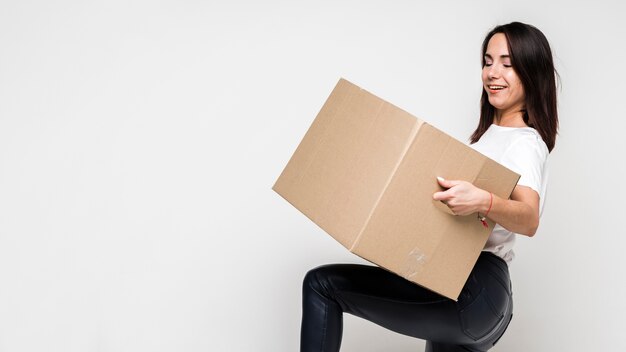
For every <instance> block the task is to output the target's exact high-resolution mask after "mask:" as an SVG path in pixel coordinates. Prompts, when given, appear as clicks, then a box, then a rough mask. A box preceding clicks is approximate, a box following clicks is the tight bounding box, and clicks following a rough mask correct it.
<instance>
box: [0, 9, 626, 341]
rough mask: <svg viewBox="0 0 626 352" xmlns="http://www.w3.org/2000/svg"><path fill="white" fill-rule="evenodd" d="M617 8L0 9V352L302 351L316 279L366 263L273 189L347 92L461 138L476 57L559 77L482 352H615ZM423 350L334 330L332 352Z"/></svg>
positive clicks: (620, 278)
mask: <svg viewBox="0 0 626 352" xmlns="http://www.w3.org/2000/svg"><path fill="white" fill-rule="evenodd" d="M623 14H624V5H622V3H621V2H619V1H593V2H591V1H589V2H573V1H546V0H540V1H537V0H526V1H516V2H511V1H439V2H434V1H422V2H420V1H319V0H318V1H300V2H298V1H265V2H262V1H252V0H250V1H222V2H218V1H190V0H179V1H173V0H163V1H110V0H109V1H99V2H95V1H94V2H90V1H43V0H32V1H28V0H20V1H8V0H2V1H0V351H2V352H5V351H11V352H14V351H15V352H17V351H62V352H72V351H81V352H84V351H133V352H134V351H194V352H195V351H267V352H275V351H279V352H281V351H296V350H298V346H299V329H300V313H301V311H300V309H301V307H300V298H301V297H300V290H301V280H302V277H303V275H304V274H305V272H306V271H307V270H308V269H310V268H312V267H314V266H317V265H320V264H323V263H329V262H362V261H361V260H360V259H359V258H356V257H355V256H354V255H352V254H350V253H349V252H348V251H347V250H346V249H344V248H343V247H341V246H340V245H339V244H338V243H337V242H335V241H334V240H333V239H332V238H331V237H330V236H328V235H327V234H325V233H324V232H323V231H322V230H321V229H319V228H318V227H317V226H316V225H315V224H313V223H312V222H311V221H309V220H308V219H307V218H306V217H305V216H304V215H302V214H301V213H299V212H298V211H297V210H296V209H294V208H293V207H292V206H291V205H289V204H288V203H287V202H286V201H285V200H284V199H282V198H281V197H280V196H278V195H277V194H275V193H274V192H273V191H272V190H271V187H272V185H273V184H274V182H275V181H276V179H277V178H278V176H279V175H280V172H281V171H282V169H283V168H284V166H285V165H286V163H287V161H288V160H289V158H290V157H291V155H292V153H293V152H294V150H295V148H296V147H297V145H298V143H299V141H300V140H301V139H302V137H303V136H304V134H305V132H306V131H307V129H308V127H309V126H310V124H311V122H312V121H313V118H314V117H315V115H316V114H317V112H318V111H319V109H320V107H321V106H322V104H323V103H324V101H325V99H326V97H327V96H328V94H329V93H330V91H331V89H332V88H333V87H334V85H335V83H336V82H337V80H338V79H339V77H345V78H347V79H349V80H351V81H352V82H354V83H356V84H358V85H360V86H362V87H364V88H366V89H367V90H369V91H371V92H372V93H374V94H376V95H378V96H380V97H382V98H384V99H386V100H389V101H390V102H392V103H394V104H395V105H397V106H399V107H401V108H403V109H405V110H407V111H409V112H411V113H412V114H414V115H416V116H419V117H421V118H423V119H425V120H427V121H428V122H430V123H431V124H433V125H435V126H437V127H438V128H440V129H442V130H444V131H446V132H447V133H449V134H451V135H452V136H454V137H456V138H458V139H460V140H462V141H464V142H467V139H468V137H469V135H470V134H471V132H472V131H473V129H474V128H475V126H476V123H477V121H478V101H479V97H480V90H481V82H480V44H481V42H482V39H483V37H484V35H485V34H486V33H487V32H488V31H489V29H491V28H492V27H493V26H495V25H497V24H503V23H508V22H510V21H513V20H519V21H522V22H527V23H531V24H533V25H535V26H537V27H538V28H540V29H541V30H542V31H543V32H544V33H545V34H546V36H547V37H548V39H549V40H550V42H551V44H552V48H553V51H554V54H555V60H556V65H557V69H558V70H559V72H560V74H561V76H562V89H561V90H560V93H559V98H560V101H559V107H560V110H559V111H560V120H561V128H560V135H559V137H558V139H557V144H556V149H555V150H554V151H553V152H552V154H551V155H550V172H551V179H550V184H549V189H548V196H547V200H546V204H545V209H544V213H543V218H542V223H541V226H540V229H539V232H538V233H537V235H536V236H535V237H534V238H531V239H529V238H520V239H519V241H518V244H517V247H516V249H517V250H516V252H517V258H516V259H515V261H514V262H513V264H512V266H511V271H512V277H513V285H514V295H515V316H514V320H513V322H512V323H511V325H510V328H509V330H508V331H507V333H506V334H505V336H504V337H503V338H502V340H501V342H500V343H499V344H498V346H496V348H494V349H493V351H512V352H522V351H524V352H526V351H591V350H594V351H624V350H626V340H625V339H624V338H623V327H624V323H623V321H622V320H623V318H622V316H624V315H625V314H626V303H624V297H626V285H625V283H624V268H625V267H626V258H625V256H624V255H623V253H624V249H623V248H624V244H625V243H626V241H625V240H624V236H625V235H626V231H624V226H623V221H624V208H625V207H624V199H625V197H626V192H625V191H624V185H623V182H624V178H625V176H626V172H625V167H624V159H625V158H624V151H626V142H624V138H623V136H624V127H626V123H625V122H624V118H626V114H625V113H624V99H625V94H624V93H626V90H625V89H624V81H626V74H625V71H624V63H625V62H626V48H625V45H624V36H625V35H626V25H624V21H623ZM422 348H423V342H422V341H420V340H417V339H414V338H409V337H406V336H402V335H398V334H395V333H392V332H389V331H386V330H385V329H382V328H380V327H378V326H376V325H374V324H372V323H369V322H367V321H364V320H361V319H358V318H355V317H352V316H348V315H346V317H345V320H344V340H343V345H342V351H348V352H349V351H419V350H421V349H422Z"/></svg>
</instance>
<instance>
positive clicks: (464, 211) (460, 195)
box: [433, 177, 490, 215]
mask: <svg viewBox="0 0 626 352" xmlns="http://www.w3.org/2000/svg"><path fill="white" fill-rule="evenodd" d="M437 181H438V182H439V184H440V185H441V186H442V187H444V188H447V190H445V191H443V192H436V193H435V194H433V199H434V200H440V201H443V202H444V203H445V204H446V205H447V206H448V208H450V210H452V213H454V215H470V214H473V213H476V212H484V211H486V209H487V207H488V206H489V200H490V199H489V198H490V195H489V192H487V191H485V190H483V189H480V188H478V187H476V186H474V185H473V184H471V183H470V182H467V181H459V180H444V179H443V178H441V177H437Z"/></svg>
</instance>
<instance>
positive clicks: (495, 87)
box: [487, 85, 506, 90]
mask: <svg viewBox="0 0 626 352" xmlns="http://www.w3.org/2000/svg"><path fill="white" fill-rule="evenodd" d="M487 87H488V88H489V89H491V90H502V89H504V88H506V87H505V86H497V85H490V86H487Z"/></svg>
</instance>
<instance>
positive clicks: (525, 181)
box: [470, 124, 549, 263]
mask: <svg viewBox="0 0 626 352" xmlns="http://www.w3.org/2000/svg"><path fill="white" fill-rule="evenodd" d="M470 147H472V148H474V150H476V151H478V152H480V153H482V154H484V155H486V156H488V157H489V158H491V159H493V160H495V161H497V162H499V163H500V164H502V165H504V166H506V167H508V168H509V169H511V170H513V171H515V172H517V173H518V174H520V175H521V177H520V179H519V181H518V183H517V184H518V185H520V186H528V187H530V188H532V189H534V190H535V191H537V193H538V194H539V217H540V218H541V214H542V213H543V204H544V202H545V200H546V185H547V183H548V154H549V152H548V147H547V146H546V143H545V142H544V141H543V139H542V138H541V136H540V135H539V132H537V130H535V129H534V128H532V127H503V126H498V125H495V124H492V125H491V126H490V127H489V129H487V131H486V132H485V133H484V134H483V135H482V136H481V137H480V140H478V142H476V143H474V144H470ZM515 235H516V233H513V232H511V231H509V230H507V229H505V228H504V227H502V226H500V225H499V224H496V225H495V227H494V228H493V231H492V232H491V235H490V236H489V239H488V240H487V243H486V244H485V248H484V249H483V251H488V252H493V253H495V254H496V255H497V256H499V257H501V258H502V259H504V260H505V261H506V262H507V263H508V262H511V260H513V258H514V257H515V253H514V252H513V250H512V248H513V245H514V244H515Z"/></svg>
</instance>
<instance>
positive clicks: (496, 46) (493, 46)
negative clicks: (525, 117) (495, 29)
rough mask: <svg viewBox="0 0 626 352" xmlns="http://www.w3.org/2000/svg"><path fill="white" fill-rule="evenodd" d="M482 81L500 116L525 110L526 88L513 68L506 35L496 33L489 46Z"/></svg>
mask: <svg viewBox="0 0 626 352" xmlns="http://www.w3.org/2000/svg"><path fill="white" fill-rule="evenodd" d="M482 79H483V87H484V89H485V91H486V92H487V96H488V97H489V103H491V105H493V107H495V108H496V109H497V112H498V116H500V117H502V116H504V115H505V114H514V113H519V111H521V110H522V109H523V108H524V87H523V86H522V82H521V81H520V79H519V76H518V75H517V73H516V72H515V70H513V67H512V66H511V58H510V56H509V48H508V46H507V41H506V36H505V35H504V33H496V34H495V35H494V36H493V37H491V39H490V40H489V43H488V44H487V52H486V53H485V66H484V67H483V74H482Z"/></svg>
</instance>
